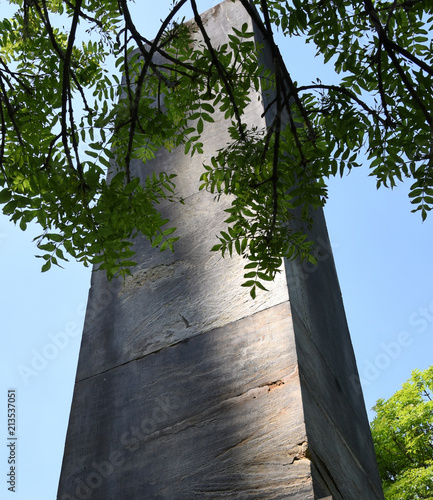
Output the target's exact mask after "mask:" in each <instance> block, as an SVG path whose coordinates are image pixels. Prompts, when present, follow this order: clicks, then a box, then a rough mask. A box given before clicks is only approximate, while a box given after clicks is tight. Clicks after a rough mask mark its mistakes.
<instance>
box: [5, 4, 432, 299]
mask: <svg viewBox="0 0 433 500" xmlns="http://www.w3.org/2000/svg"><path fill="white" fill-rule="evenodd" d="M236 1H237V2H239V4H241V5H242V7H243V8H244V9H245V10H246V11H247V12H248V14H249V15H250V16H251V18H252V19H253V22H254V26H255V33H253V32H252V28H251V26H249V25H248V24H247V23H245V24H244V25H243V26H233V27H232V31H231V33H229V34H228V39H227V43H225V44H223V45H222V46H215V45H214V44H213V43H212V41H211V39H210V37H209V34H208V33H207V30H206V26H205V23H204V22H203V20H202V18H201V16H200V14H199V11H198V6H197V3H196V0H178V1H176V2H174V3H173V5H172V8H171V10H170V12H169V13H168V14H167V15H166V17H165V18H163V19H162V21H161V26H160V29H159V30H158V33H157V35H156V37H155V38H154V39H153V40H149V39H148V38H146V36H145V34H144V33H141V32H140V31H139V29H138V28H137V27H136V25H135V24H134V20H133V16H132V15H131V12H130V10H129V4H128V2H127V0H99V1H98V2H96V1H94V0H74V1H71V0H33V1H32V2H27V1H23V0H10V3H11V4H15V5H16V7H17V11H16V14H15V16H14V17H13V18H12V19H4V20H3V21H1V22H0V203H2V204H3V205H4V207H3V211H4V213H5V214H7V215H8V216H10V218H11V220H12V221H13V222H15V223H17V224H19V225H20V227H21V228H22V229H25V228H26V227H27V225H28V224H29V223H30V222H31V221H37V222H38V223H39V224H40V225H41V227H42V232H41V235H40V237H39V238H38V239H37V243H38V246H39V249H40V250H41V251H42V252H43V254H42V258H43V259H44V260H45V263H44V265H43V270H47V269H48V268H49V267H50V266H51V264H59V261H61V260H63V259H66V255H67V254H69V255H71V256H72V257H74V258H76V259H78V260H81V261H83V262H84V263H85V264H86V265H87V264H98V266H99V267H100V268H103V269H105V270H106V272H107V273H108V275H109V276H110V277H111V276H114V275H115V274H116V273H120V274H127V273H128V272H129V268H130V267H131V266H132V265H133V263H134V262H133V260H132V259H133V249H132V240H133V238H134V236H135V235H136V234H137V231H138V232H140V233H142V234H144V236H145V237H146V238H148V239H149V240H150V242H152V244H153V245H154V246H159V247H160V248H173V244H174V243H175V240H176V237H175V236H173V233H174V228H171V227H170V228H168V229H167V228H166V227H167V226H166V225H167V224H169V223H168V221H167V220H165V219H164V218H163V217H162V216H161V215H160V214H159V212H158V203H159V201H160V200H161V199H165V200H169V201H181V200H179V198H178V197H177V196H176V190H175V179H174V178H173V176H171V175H168V174H164V173H163V174H161V175H158V176H155V175H154V176H152V175H150V176H149V175H148V174H147V173H146V172H145V171H144V169H142V170H141V171H139V172H134V174H133V173H132V172H131V161H132V160H136V159H137V160H141V161H142V162H143V163H146V162H147V161H148V160H151V159H152V158H154V157H155V153H156V151H157V150H158V149H160V148H166V149H167V150H169V151H171V150H172V149H174V148H183V150H184V152H185V154H187V155H197V154H201V153H202V152H203V142H202V134H203V132H204V130H205V128H206V126H207V124H209V123H212V122H213V121H214V120H215V118H216V116H217V115H218V116H222V117H223V119H224V120H225V122H226V124H227V131H228V133H229V136H230V142H229V143H228V144H227V147H226V148H224V149H222V150H221V151H218V152H216V154H215V155H214V157H213V158H211V160H210V162H208V164H207V165H205V166H204V171H203V175H202V177H201V181H202V186H201V187H202V189H207V190H209V191H211V192H212V193H214V194H215V196H216V197H220V196H226V195H227V196H230V197H231V198H230V199H231V207H230V208H229V209H228V210H227V212H228V216H227V219H226V223H227V229H226V230H225V231H224V232H222V233H221V234H220V235H219V243H218V244H217V245H215V246H214V250H216V251H221V252H222V254H223V255H225V254H229V255H231V254H232V253H233V252H236V253H238V254H239V255H242V256H243V257H245V259H246V272H245V283H244V285H245V286H248V287H251V294H252V295H253V296H254V295H255V294H256V288H265V286H264V284H263V282H267V281H270V280H272V279H273V278H274V276H275V274H276V273H277V272H278V269H279V268H280V266H281V262H282V259H283V258H289V259H290V258H297V257H301V258H308V259H310V260H312V261H313V260H314V257H313V256H312V255H313V254H314V251H313V242H311V241H308V238H307V236H306V235H307V233H308V230H309V227H310V225H311V221H312V214H313V213H314V211H315V210H316V209H317V208H319V207H321V206H323V205H324V203H325V202H326V198H327V189H326V180H327V178H328V177H329V176H331V175H337V174H340V175H344V174H345V173H346V172H350V170H351V169H352V168H354V167H358V166H359V165H360V161H359V155H360V154H361V153H363V152H366V153H367V156H368V161H369V168H370V174H371V175H374V176H375V177H376V178H377V185H378V186H382V185H383V186H388V187H394V186H395V185H396V183H397V181H401V180H403V179H404V178H410V179H411V182H412V186H411V190H410V199H411V202H412V203H413V205H414V211H420V212H421V216H422V219H425V218H426V217H427V213H428V212H429V211H430V210H431V208H432V206H433V173H432V172H433V169H432V162H433V114H432V113H433V100H432V99H433V97H432V95H431V92H430V89H431V88H432V84H433V81H432V78H433V68H432V58H433V51H432V39H431V36H430V35H429V27H430V25H431V22H432V13H433V6H432V4H431V3H430V2H423V1H420V0H410V1H405V2H387V1H376V2H374V1H373V0H363V1H362V2H353V1H352V0H332V1H330V2H323V1H322V0H292V1H286V0H284V1H282V0H255V4H256V6H257V9H256V8H254V6H253V5H252V3H251V2H250V1H249V0H236ZM185 6H189V7H190V8H191V9H192V11H193V13H194V20H193V21H192V22H188V23H186V22H184V21H181V22H179V21H178V15H179V13H180V12H181V10H182V8H183V7H185ZM275 28H277V29H279V30H281V31H282V32H283V33H284V34H285V35H286V36H289V37H291V36H303V37H304V38H305V40H306V42H310V43H314V44H315V46H316V48H317V54H318V56H319V57H322V58H323V60H324V61H325V62H326V63H327V64H331V65H333V66H334V68H335V71H336V73H337V74H340V75H341V82H340V83H339V84H338V85H335V84H332V85H330V84H326V83H323V82H321V81H319V80H317V81H316V82H312V83H309V84H306V83H304V84H302V85H299V84H298V83H297V82H295V81H293V80H292V78H291V75H290V71H289V70H288V68H287V67H286V66H285V64H284V61H283V59H282V57H281V54H280V52H279V49H278V47H277V45H276V43H275V39H274V36H273V31H274V30H275ZM259 39H260V40H261V42H258V40H259ZM263 44H265V45H266V51H267V53H268V54H269V57H268V59H269V60H270V61H272V67H267V66H266V65H265V64H264V59H263V52H262V49H263ZM109 61H113V63H114V67H115V68H116V69H115V71H112V70H111V71H108V70H107V64H108V62H109ZM116 72H118V73H121V75H122V79H120V78H119V77H118V76H117V74H116ZM261 95H264V99H265V102H264V109H263V119H264V124H263V125H259V124H257V125H256V126H252V125H251V124H249V125H248V124H247V123H246V121H245V111H246V109H247V108H248V106H249V105H250V103H251V100H252V99H255V98H256V97H257V96H261ZM219 119H220V118H219ZM35 124H37V126H35ZM107 171H109V172H110V174H109V179H110V180H111V181H109V182H107V181H106V179H105V177H106V172H107ZM65 254H66V255H65Z"/></svg>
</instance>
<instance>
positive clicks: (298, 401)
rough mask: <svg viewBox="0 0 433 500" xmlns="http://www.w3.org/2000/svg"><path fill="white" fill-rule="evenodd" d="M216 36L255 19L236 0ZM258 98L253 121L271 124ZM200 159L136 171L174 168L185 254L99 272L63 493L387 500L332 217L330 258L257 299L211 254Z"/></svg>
mask: <svg viewBox="0 0 433 500" xmlns="http://www.w3.org/2000/svg"><path fill="white" fill-rule="evenodd" d="M203 20H204V23H205V25H206V28H207V30H208V32H209V33H210V34H211V36H212V40H213V41H214V43H216V44H219V43H223V42H224V41H225V40H226V38H227V34H228V33H230V31H231V26H233V25H235V26H236V25H237V26H240V25H242V24H243V23H244V22H248V23H250V24H251V21H250V20H249V19H248V18H247V16H246V14H245V12H244V11H243V9H242V7H241V5H240V4H239V3H233V2H231V1H226V2H223V3H221V4H219V5H217V6H216V7H215V8H213V9H211V10H209V11H207V12H206V13H205V14H204V15H203ZM262 113H263V99H262V98H261V99H259V100H258V99H256V98H255V96H253V98H252V100H251V105H250V106H249V108H248V111H247V118H246V120H247V121H248V122H249V123H250V124H256V125H263V120H264V118H262ZM215 118H216V119H215V123H214V124H210V125H209V127H208V128H207V129H206V130H205V132H204V136H203V142H204V150H205V152H204V158H203V157H200V156H194V157H193V158H190V157H187V156H185V155H184V153H183V151H182V150H179V151H174V152H173V153H171V154H169V153H168V152H167V151H159V152H158V154H157V158H156V159H155V160H154V161H152V162H151V163H148V164H146V165H145V166H143V165H142V164H141V163H140V162H137V161H136V162H133V165H132V168H133V170H134V172H135V174H136V175H143V173H147V172H151V171H166V172H173V173H176V174H177V176H178V177H177V188H178V191H179V193H180V195H181V196H182V197H183V199H184V201H185V204H184V205H182V206H179V205H178V204H169V203H167V204H166V205H164V206H162V211H163V214H164V216H166V217H167V218H169V219H170V220H171V221H172V223H173V225H174V226H176V227H177V229H178V235H179V236H180V240H179V242H178V243H177V245H176V247H175V252H174V253H171V252H169V251H166V252H159V251H157V250H155V249H152V248H151V247H150V245H149V244H148V243H147V242H146V241H144V240H140V241H138V242H137V243H136V245H135V248H136V250H137V252H138V254H137V258H138V262H139V264H138V266H137V268H136V269H134V272H133V275H132V276H131V277H129V278H128V279H127V280H126V282H125V283H123V282H122V281H113V282H111V283H109V282H108V281H107V280H106V278H105V275H104V274H103V273H102V272H96V273H94V275H93V278H92V283H91V289H90V293H89V301H88V307H87V314H86V321H85V327H84V333H83V340H82V345H81V351H80V357H79V363H78V369H77V376H76V383H75V390H74V396H73V403H72V409H71V415H70V421H69V427H68V433H67V439H66V446H65V452H64V459H63V466H62V472H61V477H60V484H59V490H58V499H60V500H85V499H92V500H96V499H97V500H111V499H112V500H115V499H116V500H118V499H128V500H141V499H144V500H152V499H155V500H159V499H161V500H163V499H164V500H166V499H167V500H168V499H172V500H192V499H217V498H236V499H260V500H262V499H289V498H290V499H297V500H307V499H311V500H312V499H320V498H325V497H330V498H333V499H334V500H337V499H338V500H341V499H344V500H352V499H353V500H360V499H362V500H370V499H371V500H373V499H381V498H383V496H382V493H381V486H380V480H379V476H378V472H377V467H376V461H375V455H374V450H373V444H372V439H371V436H370V430H369V425H368V421H367V416H366V412H365V407H364V402H363V397H362V393H361V391H360V388H359V383H358V382H357V380H358V376H357V369H356V363H355V358H354V354H353V349H352V345H351V341H350V336H349V332H348V329H347V324H346V318H345V314H344V309H343V304H342V300H341V294H340V289H339V285H338V281H337V276H336V272H335V267H334V262H333V258H332V253H331V249H330V246H329V241H328V237H327V232H326V227H325V222H324V219H323V216H322V214H321V213H318V214H317V221H316V225H315V228H314V232H315V234H314V235H313V237H315V238H316V241H317V242H318V245H319V246H320V252H319V265H318V266H317V267H311V268H310V267H308V266H305V264H304V265H303V264H301V263H299V262H296V261H295V262H285V264H284V270H283V272H282V273H280V275H279V276H278V277H277V279H276V281H275V283H273V284H272V285H271V286H270V289H269V292H263V293H260V294H259V295H258V297H257V298H256V299H255V300H252V299H251V298H250V296H249V293H248V290H247V289H245V288H243V287H241V286H240V285H241V283H242V282H243V273H244V271H243V266H244V261H243V260H242V259H241V258H233V259H222V258H221V256H220V255H218V254H216V253H212V252H210V251H209V250H210V248H211V247H212V246H213V244H214V243H215V235H216V234H217V233H218V232H219V230H221V229H224V224H223V220H224V218H225V214H224V212H223V210H224V208H225V206H224V203H222V202H218V203H217V202H215V201H214V197H213V195H211V194H209V193H207V192H204V191H199V180H198V179H199V177H200V173H201V171H202V163H203V161H205V162H206V160H207V159H209V157H210V156H211V155H212V154H213V152H214V151H215V150H216V149H218V148H221V147H223V146H224V145H225V144H226V142H227V141H228V135H227V131H226V124H225V123H224V118H223V116H222V115H217V116H216V117H215Z"/></svg>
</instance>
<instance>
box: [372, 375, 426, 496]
mask: <svg viewBox="0 0 433 500" xmlns="http://www.w3.org/2000/svg"><path fill="white" fill-rule="evenodd" d="M432 398H433V367H430V368H428V369H426V370H424V371H422V372H421V371H419V370H414V371H413V372H412V376H411V378H410V379H409V380H408V381H407V382H406V383H405V384H403V386H402V388H401V389H400V390H399V391H397V392H396V393H395V394H394V395H393V396H392V397H391V398H390V399H388V400H387V401H385V400H383V399H380V400H378V401H377V403H376V405H375V406H374V408H373V409H374V411H375V412H376V417H375V418H374V420H373V422H372V424H371V431H372V435H373V441H374V445H375V449H376V456H377V461H378V465H379V472H380V476H381V479H382V483H383V487H384V493H385V498H386V499H387V500H388V499H389V500H397V499H401V498H404V499H408V500H410V499H418V498H431V497H432V491H433V399H432Z"/></svg>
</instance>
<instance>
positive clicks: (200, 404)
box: [59, 302, 313, 499]
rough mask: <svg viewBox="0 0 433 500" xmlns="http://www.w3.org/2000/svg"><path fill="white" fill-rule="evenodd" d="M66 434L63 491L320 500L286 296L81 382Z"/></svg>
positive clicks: (109, 495) (105, 495)
mask: <svg viewBox="0 0 433 500" xmlns="http://www.w3.org/2000/svg"><path fill="white" fill-rule="evenodd" d="M276 353H279V355H278V356H276ZM69 433H70V434H71V435H73V436H75V438H74V440H73V441H72V440H71V441H69V442H68V443H67V446H66V449H65V456H67V457H68V460H67V462H66V463H65V464H64V467H63V471H62V483H61V489H60V491H59V498H65V499H66V498H69V497H68V496H64V497H63V495H64V492H67V493H69V494H70V495H74V496H75V497H76V498H80V497H79V495H78V493H77V491H76V490H77V487H79V486H80V485H81V486H82V487H83V488H85V486H86V485H87V488H88V489H89V488H90V491H91V492H92V495H91V498H105V499H107V498H113V499H114V498H137V499H138V498H149V499H151V498H155V499H156V498H158V499H159V498H161V499H162V498H164V499H190V498H219V497H221V498H260V499H261V498H263V499H265V498H266V499H267V498H269V499H277V498H299V499H301V498H302V499H308V498H311V499H313V495H312V484H311V477H310V472H309V470H310V463H309V460H308V459H306V458H305V451H306V435H305V427H304V423H303V417H302V401H301V393H300V386H299V377H298V369H297V359H296V349H295V345H294V336H293V330H292V328H291V321H290V307H289V305H288V303H287V302H286V303H284V304H280V305H278V306H275V307H273V308H270V309H266V310H265V311H262V312H259V313H256V314H254V315H250V316H248V317H246V318H244V319H241V320H238V321H236V322H235V323H231V324H230V325H225V326H224V327H223V328H220V329H216V330H213V331H209V332H207V333H205V334H201V335H197V336H195V337H194V338H192V339H190V340H189V341H188V342H181V343H178V344H176V345H175V346H172V347H167V348H164V349H162V350H161V351H159V352H157V353H154V354H151V355H148V356H144V357H142V358H141V359H138V360H134V361H131V362H129V363H127V364H125V365H122V366H118V367H117V368H115V369H112V370H109V371H107V372H106V373H103V374H98V375H95V376H93V377H90V378H87V379H86V380H82V381H80V382H78V383H77V385H76V390H75V394H74V406H73V410H72V413H71V420H70V426H69ZM108 437H109V439H107V438H108ZM110 457H114V460H112V461H111V462H110ZM101 462H103V463H104V465H105V467H106V470H107V471H108V470H110V474H108V473H107V474H106V476H107V477H104V476H103V474H102V472H101V471H103V470H104V467H103V466H101ZM119 463H120V464H121V465H120V466H118V465H116V464H119ZM299 479H301V480H299ZM99 483H100V484H99ZM83 484H84V485H85V486H83ZM96 485H97V486H96ZM92 486H95V487H94V488H92ZM74 492H75V493H74ZM122 495H123V496H122ZM74 496H71V497H70V498H74ZM89 498H90V496H89Z"/></svg>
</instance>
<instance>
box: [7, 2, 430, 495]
mask: <svg viewBox="0 0 433 500" xmlns="http://www.w3.org/2000/svg"><path fill="white" fill-rule="evenodd" d="M152 3H153V2H152ZM216 3H218V2H216V1H211V0H205V1H201V2H199V7H200V8H201V10H205V9H206V8H209V7H211V6H212V5H215V4H216ZM149 4H150V2H148V1H146V2H142V3H141V4H140V5H141V9H140V8H138V14H137V25H138V26H139V27H140V28H141V29H143V31H144V32H145V33H147V34H148V36H149V38H151V37H152V36H153V35H154V34H155V30H156V29H157V26H158V21H159V19H160V18H161V17H162V16H163V15H164V9H165V8H166V7H168V6H169V4H170V2H169V1H168V0H164V1H161V2H159V4H158V8H156V7H152V8H149V7H148V5H149ZM143 5H146V10H145V9H144V7H143ZM6 6H7V2H4V1H1V0H0V10H1V12H2V15H5V14H6V11H5V7H6ZM157 9H158V10H157ZM144 10H145V12H144ZM185 15H186V16H187V17H189V15H188V14H185ZM281 48H282V52H283V54H284V56H285V59H286V63H287V66H288V69H289V71H291V72H292V74H293V76H294V78H295V79H297V80H298V81H302V82H305V83H309V82H310V81H311V80H312V79H313V78H315V77H316V76H317V72H318V71H320V72H321V74H322V78H323V80H324V81H325V79H326V77H327V76H330V75H329V74H328V75H327V73H326V71H325V72H324V71H323V69H322V68H321V64H320V61H317V60H314V59H313V57H312V53H313V52H312V47H303V46H302V45H301V44H299V43H293V42H287V43H286V42H285V43H284V44H283V45H282V46H281ZM308 54H309V55H310V56H311V57H310V59H308ZM308 61H310V62H308ZM408 187H409V186H405V185H400V186H398V187H397V188H396V189H394V190H393V191H390V190H384V189H381V190H379V191H377V190H376V187H375V181H374V179H372V178H369V177H368V176H367V170H366V169H365V168H360V169H357V170H356V171H354V172H352V173H351V174H350V175H349V176H346V177H344V178H343V179H339V178H337V179H334V180H332V181H331V183H330V199H329V202H328V204H327V207H326V209H325V214H326V218H327V224H328V230H329V233H330V237H331V241H332V244H333V247H334V258H335V261H336V266H337V271H338V275H339V279H340V285H341V289H342V294H343V299H344V303H345V306H346V314H347V318H348V323H349V327H350V330H351V334H352V341H353V344H354V348H355V354H356V357H357V362H358V369H359V372H360V376H361V379H362V382H363V388H364V396H365V400H366V406H367V408H371V407H372V406H373V405H374V403H375V401H376V400H377V399H378V398H379V397H385V398H387V397H389V396H391V395H392V394H393V393H394V392H395V391H396V390H397V389H399V387H400V386H401V384H402V383H403V382H404V381H405V380H406V379H407V378H408V377H409V376H410V372H411V370H412V369H414V368H419V369H425V368H427V367H428V366H429V365H430V364H432V355H431V353H432V352H433V335H432V334H433V288H432V283H433V269H432V259H431V243H432V237H431V235H432V227H433V226H432V224H433V215H432V216H431V218H430V219H428V220H427V221H426V222H424V223H421V219H420V216H419V215H418V214H411V213H410V210H411V207H410V203H409V200H408V198H407V192H408ZM36 234H37V229H36V228H32V229H31V230H29V231H27V232H26V233H23V232H21V231H20V230H19V229H18V228H16V227H14V226H13V225H12V224H11V223H9V222H8V220H7V219H6V218H5V217H4V216H2V217H0V256H1V260H0V262H1V264H0V265H1V271H2V283H3V286H2V287H1V290H0V303H1V312H2V321H1V325H2V335H1V336H0V352H1V356H2V363H1V364H0V387H1V391H0V408H1V411H0V415H3V417H1V418H0V423H1V422H3V423H2V424H1V425H0V431H1V429H2V431H1V432H3V434H1V432H0V436H3V437H2V439H1V442H2V443H3V446H2V450H1V452H0V471H1V478H2V479H1V482H0V497H1V498H9V497H10V498H14V499H15V500H51V499H54V498H55V495H56V490H57V482H58V477H59V473H60V467H61V461H62V454H63V446H64V440H65V433H66V428H67V423H68V416H69V409H70V404H71V398H72V391H73V383H74V377H75V370H76V363H77V358H78V350H79V342H80V335H81V329H82V323H83V318H84V310H85V303H86V301H87V293H88V288H89V282H90V270H89V269H85V268H83V267H82V266H81V265H79V264H76V263H72V262H71V263H70V264H69V265H66V268H65V269H64V270H62V269H52V270H51V271H50V272H48V273H44V274H41V272H40V265H41V262H40V260H39V259H36V258H35V257H34V254H35V253H36V248H35V245H34V243H32V239H33V237H34V236H35V235H36ZM10 388H14V389H16V391H17V413H18V448H17V456H18V469H17V483H18V488H17V493H16V494H14V495H13V494H12V493H10V494H9V492H8V491H7V484H6V467H7V449H6V424H7V421H6V415H7V412H6V403H7V390H8V389H10ZM370 415H372V414H370Z"/></svg>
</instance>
